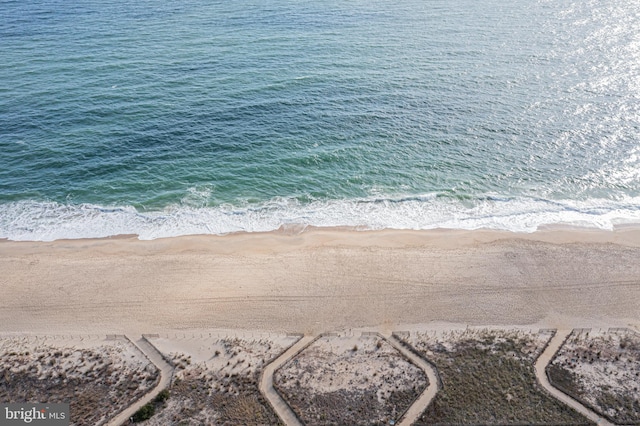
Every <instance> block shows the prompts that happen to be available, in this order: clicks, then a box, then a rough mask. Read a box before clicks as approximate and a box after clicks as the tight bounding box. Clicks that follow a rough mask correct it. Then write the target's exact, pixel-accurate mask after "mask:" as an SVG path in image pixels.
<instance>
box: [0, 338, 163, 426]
mask: <svg viewBox="0 0 640 426" xmlns="http://www.w3.org/2000/svg"><path fill="white" fill-rule="evenodd" d="M158 378H159V376H158V370H157V368H156V367H155V366H154V365H153V364H151V363H150V362H149V360H148V359H147V358H146V357H145V356H144V355H143V354H142V353H141V352H140V351H139V350H138V349H137V348H136V347H135V346H134V345H133V344H132V343H131V342H129V341H128V340H126V339H124V338H118V339H115V340H105V339H104V338H98V337H94V338H85V337H81V338H80V337H79V338H70V337H67V338H64V339H63V338H62V337H58V338H53V337H2V338H0V401H3V402H5V401H6V402H50V403H56V402H64V403H69V404H70V414H71V424H72V425H92V426H93V425H103V424H105V423H107V421H108V420H109V419H110V418H112V417H114V416H115V415H116V414H117V413H119V412H120V411H122V410H123V409H125V408H126V407H127V406H129V405H130V404H132V403H133V402H134V401H135V400H137V399H138V398H140V397H141V396H142V395H144V394H145V393H146V392H148V391H149V390H150V389H151V388H153V386H155V384H156V382H157V380H158Z"/></svg>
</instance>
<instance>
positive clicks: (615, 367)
mask: <svg viewBox="0 0 640 426" xmlns="http://www.w3.org/2000/svg"><path fill="white" fill-rule="evenodd" d="M547 374H548V376H549V379H550V382H551V384H552V385H553V386H555V387H556V388H558V389H560V390H561V391H563V392H564V393H566V394H568V395H570V396H572V397H573V398H574V399H577V400H578V401H580V402H582V403H583V404H584V405H586V406H588V407H590V408H591V409H593V410H594V411H595V412H597V413H599V414H601V415H603V416H605V417H607V419H609V420H610V421H612V422H614V423H617V424H640V335H638V334H637V333H634V332H632V331H630V330H620V331H615V332H606V331H602V330H590V331H586V330H574V331H573V332H572V333H571V335H570V336H569V337H568V338H567V340H566V341H565V342H564V344H563V345H562V347H561V348H560V350H559V351H558V353H557V354H556V355H555V357H554V358H553V360H552V361H551V363H550V365H549V366H548V367H547Z"/></svg>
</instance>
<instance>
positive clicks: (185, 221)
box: [0, 195, 640, 241]
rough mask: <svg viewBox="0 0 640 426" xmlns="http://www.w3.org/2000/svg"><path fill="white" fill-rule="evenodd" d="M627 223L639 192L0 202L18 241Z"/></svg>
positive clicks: (635, 218)
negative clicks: (141, 203) (112, 203)
mask: <svg viewBox="0 0 640 426" xmlns="http://www.w3.org/2000/svg"><path fill="white" fill-rule="evenodd" d="M627 223H640V198H633V199H627V200H624V201H611V200H589V201H583V202H580V201H548V200H541V199H528V198H498V197H486V198H483V199H481V200H475V201H473V202H471V201H468V200H466V201H464V202H461V201H453V200H451V199H442V198H438V197H435V196H433V195H426V196H421V197H408V198H399V199H385V198H370V199H359V200H333V201H322V202H321V201H316V202H311V203H304V204H303V203H300V202H298V201H297V200H294V199H282V198H277V199H273V200H271V201H269V202H268V203H263V204H260V205H249V206H244V207H237V206H231V205H225V206H221V207H215V208H213V207H196V206H184V205H181V206H170V207H167V208H165V209H163V210H160V211H150V212H141V211H137V210H136V209H135V208H133V207H130V206H123V207H103V206H96V205H90V204H81V205H68V204H60V203H54V202H35V201H19V202H14V203H8V204H2V205H0V238H7V239H10V240H18V241H29V240H31V241H52V240H57V239H76V238H99V237H108V236H114V235H123V234H135V235H138V236H139V238H140V239H142V240H151V239H155V238H163V237H174V236H180V235H193V234H228V233H233V232H239V231H246V232H261V231H271V230H275V229H278V228H279V227H281V226H283V225H285V226H286V225H292V224H301V225H312V226H317V227H331V226H345V227H354V228H358V229H385V228H391V229H433V228H452V229H481V228H488V229H500V230H509V231H514V232H533V231H535V230H537V229H538V228H539V227H540V226H543V225H550V224H567V225H573V226H580V227H588V228H599V229H606V230H611V229H613V228H614V227H615V226H616V225H621V224H627Z"/></svg>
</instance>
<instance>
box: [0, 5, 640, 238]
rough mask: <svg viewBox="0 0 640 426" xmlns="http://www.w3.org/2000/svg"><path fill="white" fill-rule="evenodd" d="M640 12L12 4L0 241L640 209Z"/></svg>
mask: <svg viewBox="0 0 640 426" xmlns="http://www.w3.org/2000/svg"><path fill="white" fill-rule="evenodd" d="M639 29H640V3H638V2H637V1H629V0H606V1H605V0H599V1H568V0H554V1H535V0H534V1H531V0H514V1H512V2H504V1H501V0H500V1H498V0H485V1H475V0H460V1H450V0H394V1H386V0H382V1H375V2H372V1H365V0H327V1H322V2H312V1H299V0H293V1H291V0H260V1H258V0H256V1H249V0H238V1H210V0H186V1H182V2H167V1H160V0H138V1H135V2H134V1H120V0H119V1H115V0H103V1H87V0H79V1H76V2H72V3H69V2H65V1H62V0H37V1H36V0H16V1H7V0H0V238H9V239H15V240H25V239H26V240H51V239H57V238H82V237H101V236H107V235H116V234H138V235H139V236H140V238H143V239H148V238H157V237H164V236H174V235H184V234H193V233H228V232H234V231H241V230H246V231H265V230H272V229H277V228H278V227H280V226H281V225H283V224H284V225H286V224H307V225H316V226H354V227H362V228H370V229H380V228H409V229H427V228H436V227H448V228H465V229H475V228H482V227H486V228H497V229H510V230H514V231H524V232H530V231H533V230H535V229H537V228H538V227H539V226H541V225H545V224H552V223H569V224H574V225H579V226H589V227H599V228H605V229H610V228H612V227H613V226H615V225H617V224H621V223H629V222H632V223H638V222H640V31H639Z"/></svg>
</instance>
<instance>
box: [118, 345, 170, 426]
mask: <svg viewBox="0 0 640 426" xmlns="http://www.w3.org/2000/svg"><path fill="white" fill-rule="evenodd" d="M131 341H132V342H133V343H134V344H135V345H136V346H137V347H138V349H140V351H142V353H143V354H145V355H146V356H147V358H148V359H149V361H151V362H152V363H153V364H154V365H155V366H156V367H157V368H158V370H160V381H159V382H158V384H157V385H156V387H155V388H153V389H151V390H150V391H149V392H148V393H147V394H146V395H145V396H143V397H142V398H140V399H139V400H137V401H136V402H135V403H133V404H132V405H130V406H129V407H128V408H127V409H126V410H124V411H123V412H121V413H120V414H118V415H117V416H116V417H114V418H113V419H112V420H111V421H110V422H109V423H108V425H109V426H121V425H123V424H125V423H127V424H128V421H129V418H130V417H131V416H133V415H134V414H135V412H136V411H138V410H139V409H140V408H141V407H142V406H143V405H145V404H146V403H147V402H149V401H151V400H152V399H153V398H155V397H156V395H158V393H160V391H162V390H163V389H166V388H167V387H168V386H169V384H170V382H171V375H172V374H173V367H172V366H171V365H169V364H168V363H167V362H166V361H165V360H164V358H162V355H161V354H160V352H158V350H157V349H156V348H155V347H153V345H151V344H150V343H149V342H148V341H147V340H146V339H144V338H142V337H140V338H138V339H137V340H135V341H133V340H131Z"/></svg>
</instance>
